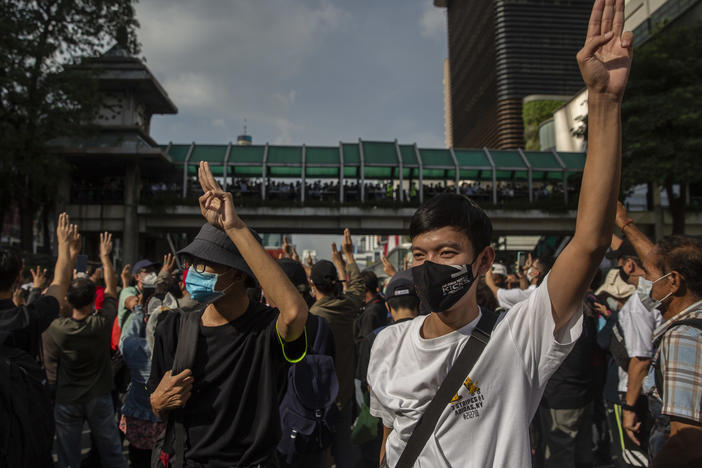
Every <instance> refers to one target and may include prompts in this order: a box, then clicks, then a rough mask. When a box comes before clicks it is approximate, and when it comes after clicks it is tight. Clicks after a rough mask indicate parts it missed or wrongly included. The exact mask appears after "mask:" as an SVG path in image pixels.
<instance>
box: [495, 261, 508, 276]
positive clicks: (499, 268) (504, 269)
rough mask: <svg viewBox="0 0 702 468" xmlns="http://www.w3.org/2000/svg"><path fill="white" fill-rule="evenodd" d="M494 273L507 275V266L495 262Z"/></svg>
mask: <svg viewBox="0 0 702 468" xmlns="http://www.w3.org/2000/svg"><path fill="white" fill-rule="evenodd" d="M492 273H493V274H495V275H502V276H507V267H506V266H504V265H503V264H501V263H493V264H492Z"/></svg>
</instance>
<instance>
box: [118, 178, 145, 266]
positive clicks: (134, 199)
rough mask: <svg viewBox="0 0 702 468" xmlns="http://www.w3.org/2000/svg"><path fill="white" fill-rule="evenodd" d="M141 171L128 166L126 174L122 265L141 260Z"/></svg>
mask: <svg viewBox="0 0 702 468" xmlns="http://www.w3.org/2000/svg"><path fill="white" fill-rule="evenodd" d="M140 182H141V171H140V170H139V166H138V165H129V166H127V168H126V170H125V173H124V231H123V233H122V240H123V249H122V263H123V264H126V263H131V264H132V265H133V264H134V262H136V261H137V260H138V259H139V258H138V255H139V217H138V213H137V207H138V206H139V186H140V185H141V184H140Z"/></svg>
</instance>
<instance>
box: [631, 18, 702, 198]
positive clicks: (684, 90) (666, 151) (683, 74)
mask: <svg viewBox="0 0 702 468" xmlns="http://www.w3.org/2000/svg"><path fill="white" fill-rule="evenodd" d="M700 50H702V22H699V23H697V24H696V25H695V26H692V27H685V28H673V29H671V28H664V29H663V30H661V31H660V32H659V33H658V34H657V35H656V36H654V37H653V38H652V39H651V40H650V41H649V42H647V43H646V44H645V45H644V46H643V47H641V48H640V49H639V50H636V51H635V53H634V62H633V64H632V70H631V76H630V79H629V86H628V90H627V94H626V96H625V97H624V102H623V106H622V116H623V123H624V124H623V155H622V163H623V185H624V188H625V189H627V188H630V187H632V186H634V185H637V184H641V183H648V182H653V183H658V184H662V185H664V186H665V185H670V184H672V183H687V182H700V181H702V159H700V155H702V56H701V55H700Z"/></svg>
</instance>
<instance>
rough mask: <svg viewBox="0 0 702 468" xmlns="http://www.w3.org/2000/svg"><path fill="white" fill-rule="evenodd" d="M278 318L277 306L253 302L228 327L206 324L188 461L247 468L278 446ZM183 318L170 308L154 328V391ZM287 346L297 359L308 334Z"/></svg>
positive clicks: (281, 372)
mask: <svg viewBox="0 0 702 468" xmlns="http://www.w3.org/2000/svg"><path fill="white" fill-rule="evenodd" d="M277 317H278V310H277V309H271V308H270V307H267V306H265V305H263V304H260V303H254V302H251V303H250V305H249V308H248V309H247V310H246V312H245V313H244V315H242V316H241V317H239V318H237V319H236V320H233V321H231V322H229V323H228V324H226V325H221V326H218V327H205V326H203V325H202V324H200V332H199V335H198V342H197V353H196V357H195V364H194V365H193V369H191V370H192V372H193V379H194V383H193V392H192V396H191V397H190V400H189V401H188V403H187V404H186V406H185V408H184V410H183V418H184V423H185V427H186V431H187V435H188V444H187V445H186V451H185V458H186V460H188V461H192V462H196V463H200V464H203V465H207V466H232V465H242V466H248V465H256V464H259V463H265V462H266V461H267V460H268V459H269V458H270V456H271V455H272V454H273V452H274V451H275V447H276V445H277V444H278V439H280V416H279V412H278V406H279V403H280V398H281V396H282V394H283V392H284V390H285V385H286V372H287V367H288V365H287V361H286V358H285V357H284V355H283V348H282V345H281V342H282V341H281V340H280V339H279V337H278V334H277V331H276V325H275V324H276V319H277ZM179 321H180V320H179V315H178V314H175V313H171V314H168V315H167V316H166V317H165V318H164V319H163V320H162V321H161V322H160V323H159V325H158V326H157V328H156V334H155V340H154V353H153V360H152V364H151V376H150V377H149V381H148V384H147V388H148V390H149V393H152V392H153V391H154V390H155V389H156V387H157V386H158V384H159V382H160V381H161V378H162V377H163V374H164V373H165V372H166V371H167V370H169V369H171V368H172V366H173V357H174V355H175V350H176V345H177V335H178V326H179ZM283 343H284V342H283ZM284 345H285V354H286V355H287V357H288V359H290V360H295V359H298V358H300V357H301V356H303V355H304V353H305V348H306V341H305V335H304V334H303V335H302V336H300V338H299V339H297V340H296V341H294V342H292V343H284Z"/></svg>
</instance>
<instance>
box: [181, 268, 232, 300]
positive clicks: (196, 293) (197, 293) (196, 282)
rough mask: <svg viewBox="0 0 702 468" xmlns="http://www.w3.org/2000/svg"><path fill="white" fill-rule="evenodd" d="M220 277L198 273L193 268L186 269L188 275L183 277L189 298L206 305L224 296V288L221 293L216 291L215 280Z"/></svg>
mask: <svg viewBox="0 0 702 468" xmlns="http://www.w3.org/2000/svg"><path fill="white" fill-rule="evenodd" d="M220 276H221V275H218V274H217V273H208V272H206V271H203V272H199V271H197V270H195V268H188V274H187V276H186V277H185V289H187V291H188V294H190V297H191V298H192V299H193V300H195V301H198V302H202V303H204V304H208V303H210V302H214V301H216V300H217V299H219V298H220V297H222V296H224V294H225V291H226V290H227V289H228V288H229V286H227V288H225V289H224V290H222V291H217V290H216V289H215V286H217V280H218V279H219V277H220Z"/></svg>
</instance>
